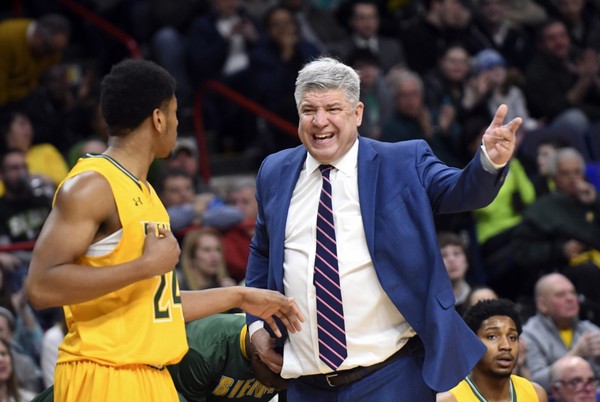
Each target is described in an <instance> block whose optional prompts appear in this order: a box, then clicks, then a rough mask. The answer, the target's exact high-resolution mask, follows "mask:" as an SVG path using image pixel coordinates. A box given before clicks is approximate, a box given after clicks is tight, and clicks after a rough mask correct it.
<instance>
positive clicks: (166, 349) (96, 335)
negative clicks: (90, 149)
mask: <svg viewBox="0 0 600 402" xmlns="http://www.w3.org/2000/svg"><path fill="white" fill-rule="evenodd" d="M85 171H95V172H98V173H100V174H102V175H103V176H104V177H105V178H106V180H107V181H108V182H109V183H110V186H111V189H112V193H113V196H114V199H115V203H116V206H117V210H118V214H119V218H120V220H121V224H122V228H123V229H122V234H121V238H120V240H119V241H118V243H117V244H116V247H115V248H114V249H112V251H110V252H108V254H105V255H101V256H90V255H86V256H83V257H81V258H80V259H79V260H78V261H76V263H77V264H81V265H87V266H92V267H97V268H98V269H102V267H104V266H109V265H116V264H122V263H125V262H128V261H131V260H134V259H136V258H138V257H140V256H141V254H142V248H143V245H144V238H145V233H146V232H145V230H146V227H147V223H148V222H156V223H157V225H163V226H164V227H167V228H170V225H169V216H168V214H167V211H166V210H165V207H164V206H163V204H162V202H161V201H160V199H159V198H158V196H157V195H156V193H155V191H154V189H152V187H150V186H149V185H148V186H146V185H145V184H144V183H142V182H140V181H139V180H138V179H137V178H136V177H135V176H133V175H132V174H131V173H129V172H128V171H127V170H126V169H125V168H123V167H122V166H121V165H119V163H118V162H116V161H115V160H114V159H112V158H110V157H108V156H106V155H89V156H87V157H85V158H82V159H80V160H79V161H78V163H77V164H76V165H75V167H73V169H72V170H71V172H70V173H69V175H68V176H67V179H68V178H70V177H73V176H76V175H77V174H79V173H81V172H85ZM73 235H74V236H76V235H77V234H76V233H74V234H73ZM65 241H68V239H65ZM64 310H65V317H66V321H67V327H68V333H67V335H66V336H65V339H64V341H63V342H62V344H61V345H60V348H59V355H58V362H59V363H63V362H72V361H78V360H91V361H95V362H97V363H99V364H103V365H109V366H125V365H131V364H148V365H154V366H162V365H167V364H172V363H176V362H178V361H179V360H181V358H182V357H183V355H184V354H185V353H186V352H187V349H188V348H187V341H186V336H185V324H184V320H183V311H182V308H181V299H180V295H179V285H178V283H177V279H176V275H175V274H174V272H169V273H167V274H164V275H161V276H156V277H153V278H151V279H147V280H144V281H140V282H136V283H134V284H131V285H129V286H127V287H124V288H122V289H119V290H117V291H114V292H111V293H109V294H107V295H104V296H102V297H99V298H97V299H94V300H90V301H87V302H85V303H80V304H73V305H69V306H65V308H64Z"/></svg>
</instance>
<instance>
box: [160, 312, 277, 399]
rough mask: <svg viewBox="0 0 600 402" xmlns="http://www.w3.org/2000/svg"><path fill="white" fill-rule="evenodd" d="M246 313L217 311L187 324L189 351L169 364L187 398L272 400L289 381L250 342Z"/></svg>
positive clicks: (179, 387)
mask: <svg viewBox="0 0 600 402" xmlns="http://www.w3.org/2000/svg"><path fill="white" fill-rule="evenodd" d="M245 324H246V322H245V316H244V315H242V314H217V315H214V316H211V317H206V318H202V319H200V320H196V321H192V322H190V323H188V324H187V325H186V336H187V339H188V344H189V346H190V350H189V351H188V352H187V354H186V355H185V356H184V357H183V359H182V360H181V362H179V363H178V364H176V365H172V366H169V367H168V369H169V372H170V373H171V377H173V382H175V387H176V388H177V391H179V393H180V395H182V396H183V397H185V398H186V399H187V400H188V401H198V400H203V401H207V402H218V401H222V400H226V399H227V400H228V399H232V398H235V400H236V401H247V402H250V401H255V402H259V401H265V402H266V401H270V400H271V399H273V397H274V396H275V395H276V394H277V392H278V391H281V390H283V389H285V388H286V387H287V385H286V382H285V381H284V380H283V379H282V378H281V377H280V376H279V375H278V374H275V373H273V372H272V371H271V370H269V368H268V367H267V366H266V365H265V364H264V363H263V362H262V361H261V360H260V358H259V357H258V354H257V353H256V349H255V346H254V345H253V344H252V342H250V337H249V335H248V330H247V327H246V325H245Z"/></svg>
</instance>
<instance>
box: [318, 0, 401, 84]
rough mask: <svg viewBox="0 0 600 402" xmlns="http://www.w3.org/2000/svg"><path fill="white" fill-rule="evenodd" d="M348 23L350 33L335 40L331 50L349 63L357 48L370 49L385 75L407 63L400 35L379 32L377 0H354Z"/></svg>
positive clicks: (329, 51)
mask: <svg viewBox="0 0 600 402" xmlns="http://www.w3.org/2000/svg"><path fill="white" fill-rule="evenodd" d="M348 25H349V27H350V35H348V37H346V38H345V39H342V40H341V41H338V42H335V43H332V44H331V45H330V46H329V48H328V53H331V54H333V55H336V56H338V57H340V58H341V59H342V60H344V61H345V62H349V57H350V55H351V54H352V53H353V52H354V51H355V50H356V49H369V50H370V51H372V52H373V53H375V54H376V55H377V57H379V61H380V63H381V69H382V71H383V73H384V74H387V73H388V72H389V71H390V69H391V68H392V67H396V66H405V65H406V58H405V56H404V49H403V48H402V43H401V42H400V41H399V40H398V39H396V38H388V37H385V36H381V35H380V34H379V9H378V8H377V4H376V3H375V2H374V1H372V0H352V11H351V13H350V16H349V24H348Z"/></svg>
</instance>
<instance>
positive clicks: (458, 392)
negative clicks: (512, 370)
mask: <svg viewBox="0 0 600 402" xmlns="http://www.w3.org/2000/svg"><path fill="white" fill-rule="evenodd" d="M510 381H511V399H510V400H511V401H527V402H537V401H539V399H538V396H537V393H536V392H535V388H533V385H532V384H531V382H530V381H529V380H527V379H525V378H523V377H519V376H516V375H511V376H510ZM450 393H451V394H452V395H454V398H456V400H457V401H458V402H486V400H485V398H484V397H483V396H482V395H481V394H480V393H479V390H478V389H477V387H475V386H474V385H473V384H469V382H468V381H467V380H462V381H461V382H460V383H458V385H457V386H456V387H454V388H452V389H451V390H450Z"/></svg>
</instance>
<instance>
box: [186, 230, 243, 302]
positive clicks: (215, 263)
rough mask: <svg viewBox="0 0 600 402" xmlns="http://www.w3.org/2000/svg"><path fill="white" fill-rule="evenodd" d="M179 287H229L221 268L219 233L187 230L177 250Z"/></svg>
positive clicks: (224, 272)
mask: <svg viewBox="0 0 600 402" xmlns="http://www.w3.org/2000/svg"><path fill="white" fill-rule="evenodd" d="M179 284H180V287H181V289H186V290H200V289H209V288H215V287H223V286H233V285H235V284H236V283H235V281H234V280H233V279H232V278H230V277H229V274H228V273H227V268H226V267H225V256H224V254H223V243H222V241H221V234H220V233H219V232H218V231H217V230H215V229H212V228H201V229H198V230H194V231H191V232H188V233H187V234H186V235H185V237H184V238H183V249H182V251H181V278H180V281H179Z"/></svg>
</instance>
